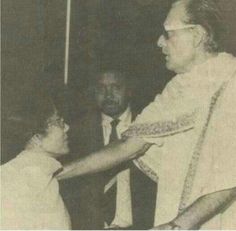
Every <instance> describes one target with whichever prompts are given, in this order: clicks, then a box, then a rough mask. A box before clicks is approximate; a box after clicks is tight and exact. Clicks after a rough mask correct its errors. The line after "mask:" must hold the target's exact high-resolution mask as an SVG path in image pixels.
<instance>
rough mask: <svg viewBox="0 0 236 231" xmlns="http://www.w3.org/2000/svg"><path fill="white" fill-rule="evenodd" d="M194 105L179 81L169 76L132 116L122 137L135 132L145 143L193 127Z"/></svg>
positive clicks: (153, 141)
mask: <svg viewBox="0 0 236 231" xmlns="http://www.w3.org/2000/svg"><path fill="white" fill-rule="evenodd" d="M196 108H197V105H196V103H195V102H194V100H193V98H192V97H191V95H186V92H185V91H184V89H183V87H182V86H181V84H180V82H178V81H175V80H172V81H171V82H170V83H169V84H168V85H167V87H166V88H165V89H164V91H163V92H162V94H159V95H157V96H156V98H155V100H154V101H153V102H152V103H150V104H149V105H148V106H147V107H146V108H145V109H144V110H143V111H142V113H141V114H140V115H139V116H138V117H137V118H136V120H135V121H134V123H133V124H132V125H131V126H130V128H129V129H128V130H127V131H126V132H125V133H124V134H123V136H124V137H130V136H137V137H141V138H143V139H144V140H145V141H147V142H148V143H156V142H159V141H158V139H157V138H161V137H165V136H169V135H173V134H175V133H179V132H183V131H186V130H189V129H191V128H193V127H194V121H195V119H194V118H195V116H196Z"/></svg>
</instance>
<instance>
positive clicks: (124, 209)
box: [102, 107, 132, 228]
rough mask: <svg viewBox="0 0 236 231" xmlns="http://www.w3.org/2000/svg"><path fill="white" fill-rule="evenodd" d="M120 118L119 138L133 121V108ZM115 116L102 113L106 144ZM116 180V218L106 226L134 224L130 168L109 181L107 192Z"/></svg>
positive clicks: (105, 189) (105, 143)
mask: <svg viewBox="0 0 236 231" xmlns="http://www.w3.org/2000/svg"><path fill="white" fill-rule="evenodd" d="M118 119H119V120H120V122H119V124H118V125H117V127H116V132H117V136H118V138H121V134H122V133H123V132H124V131H126V130H127V129H128V128H129V126H130V124H131V121H132V114H131V110H130V108H129V107H128V108H127V109H126V110H125V111H124V113H123V114H122V115H121V116H120V117H119V118H118ZM112 121H113V118H112V117H110V116H108V115H106V114H104V113H102V129H103V141H104V145H107V144H109V139H110V135H111V129H112V127H111V122H112ZM115 182H117V194H116V212H115V218H114V220H113V221H112V223H111V225H110V226H107V224H105V227H107V228H108V227H114V226H119V227H128V226H130V225H132V207H131V190H130V170H129V169H127V170H124V171H122V172H120V173H118V174H117V175H116V176H115V177H114V178H113V179H111V180H110V182H108V184H107V185H106V186H105V188H104V192H106V191H107V190H108V189H109V188H110V187H111V186H112V185H113V184H114V183H115Z"/></svg>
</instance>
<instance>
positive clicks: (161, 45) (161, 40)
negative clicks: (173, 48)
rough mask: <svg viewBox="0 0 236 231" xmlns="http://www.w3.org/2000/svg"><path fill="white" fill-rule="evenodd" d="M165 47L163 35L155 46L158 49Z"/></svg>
mask: <svg viewBox="0 0 236 231" xmlns="http://www.w3.org/2000/svg"><path fill="white" fill-rule="evenodd" d="M164 45H165V38H164V36H163V35H161V36H160V37H159V39H158V40H157V46H158V47H163V46H164Z"/></svg>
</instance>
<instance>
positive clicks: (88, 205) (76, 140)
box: [60, 112, 157, 230]
mask: <svg viewBox="0 0 236 231" xmlns="http://www.w3.org/2000/svg"><path fill="white" fill-rule="evenodd" d="M70 131H71V132H70V134H69V137H70V148H71V154H70V155H69V156H68V157H67V160H64V162H65V161H71V160H73V159H77V158H80V157H84V156H86V155H88V154H89V153H91V152H94V151H97V150H99V149H101V148H102V147H103V146H104V145H103V132H102V125H101V113H99V112H92V113H89V114H87V115H86V116H85V117H84V118H83V119H81V120H80V121H78V122H77V123H75V124H74V125H72V126H71V128H70ZM124 166H125V167H126V166H127V163H126V164H125V165H124ZM124 166H118V168H117V171H118V169H123V168H125V167H124ZM128 166H129V168H130V181H131V183H130V184H131V198H132V216H133V226H132V227H130V229H149V228H151V227H153V223H154V213H155V207H156V193H157V186H156V183H155V182H153V181H152V180H151V179H150V178H148V177H147V176H145V175H144V174H143V173H142V172H141V171H140V170H139V169H138V168H137V167H136V166H135V165H134V164H133V163H130V164H128ZM106 183H107V178H106V176H104V173H99V174H93V175H89V176H88V175H87V176H83V177H77V178H73V179H69V180H65V181H62V182H61V183H60V191H61V194H62V197H63V199H64V202H65V204H66V207H67V209H68V211H69V214H70V216H71V220H72V228H73V229H88V230H89V229H90V230H91V229H103V227H104V216H103V209H102V206H103V203H102V202H103V201H102V199H103V195H104V187H105V185H106Z"/></svg>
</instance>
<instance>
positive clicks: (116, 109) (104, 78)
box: [95, 72, 129, 117]
mask: <svg viewBox="0 0 236 231" xmlns="http://www.w3.org/2000/svg"><path fill="white" fill-rule="evenodd" d="M95 99H96V102H97V105H98V107H99V108H100V109H101V111H102V112H103V113H104V114H106V115H109V116H111V117H118V116H119V115H121V114H122V113H123V112H124V111H125V110H126V108H127V106H128V101H129V97H128V89H127V86H126V81H125V79H124V78H123V77H122V76H117V74H116V73H112V72H110V73H103V74H102V75H101V76H100V77H99V80H98V81H97V85H96V90H95Z"/></svg>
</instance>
